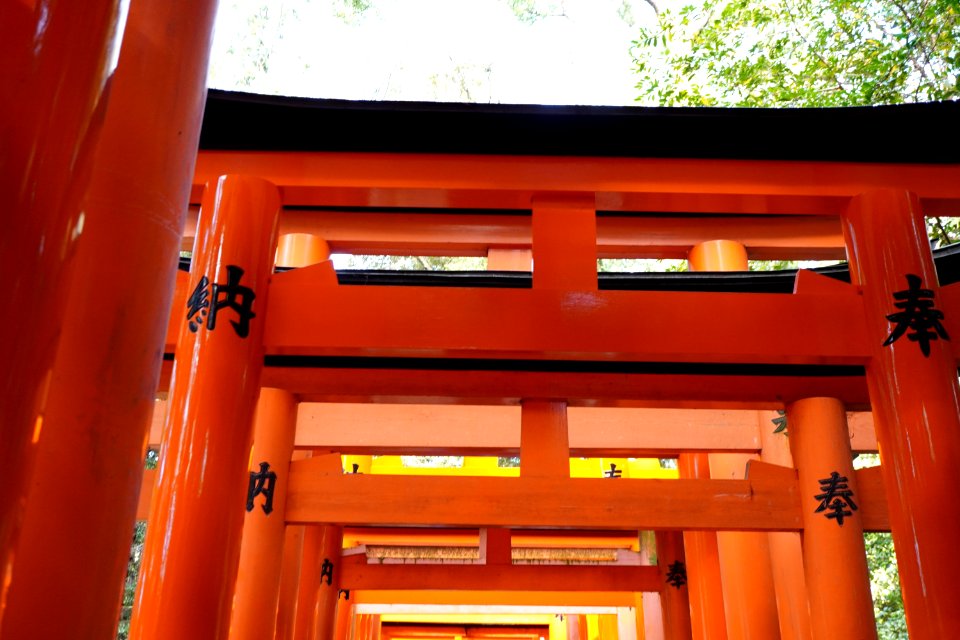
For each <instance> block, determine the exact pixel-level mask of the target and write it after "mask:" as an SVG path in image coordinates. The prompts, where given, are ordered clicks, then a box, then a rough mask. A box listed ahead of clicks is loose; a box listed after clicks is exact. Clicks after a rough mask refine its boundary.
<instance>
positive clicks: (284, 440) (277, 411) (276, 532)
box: [230, 233, 330, 640]
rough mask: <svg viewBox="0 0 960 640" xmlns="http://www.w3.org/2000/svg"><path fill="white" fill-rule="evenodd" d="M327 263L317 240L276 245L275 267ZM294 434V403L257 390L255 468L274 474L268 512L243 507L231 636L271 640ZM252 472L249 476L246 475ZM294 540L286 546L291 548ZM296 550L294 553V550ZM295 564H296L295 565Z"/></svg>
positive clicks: (286, 238) (278, 393)
mask: <svg viewBox="0 0 960 640" xmlns="http://www.w3.org/2000/svg"><path fill="white" fill-rule="evenodd" d="M329 259H330V249H329V247H328V246H327V243H326V242H325V241H324V240H323V239H322V238H320V237H317V236H313V235H310V234H304V233H292V234H286V235H283V236H281V237H280V241H279V243H278V246H277V258H276V264H277V266H281V267H305V266H308V265H311V264H315V263H318V262H322V261H324V260H329ZM296 431H297V400H296V399H295V398H294V396H293V394H291V393H290V392H289V391H286V390H283V389H261V391H260V400H259V402H258V404H257V417H256V421H255V424H254V435H253V453H252V455H251V460H252V462H253V465H254V466H257V465H259V464H260V463H261V462H266V463H267V465H268V467H272V468H273V469H274V470H275V473H276V477H275V482H276V484H275V486H274V487H273V489H272V491H273V508H272V509H271V510H270V511H269V512H268V511H267V510H266V509H264V508H263V506H261V507H260V508H255V507H252V506H251V504H249V503H248V504H247V515H246V516H245V519H244V525H243V536H242V542H241V545H240V565H239V572H238V573H237V588H236V594H235V595H234V600H233V612H232V615H231V619H230V638H231V639H242V638H249V639H250V640H257V639H259V638H272V637H274V633H275V631H276V628H277V622H278V618H279V613H278V606H279V599H280V575H281V570H282V568H283V566H284V538H285V534H286V529H287V527H286V522H285V520H284V513H285V508H286V503H287V478H288V473H287V469H288V467H289V464H290V459H291V457H292V455H293V445H294V439H295V437H296ZM251 473H253V472H251ZM296 543H297V540H296V539H295V536H294V537H293V538H292V539H291V544H292V545H294V546H297V545H296ZM295 550H297V551H298V550H299V547H298V548H297V549H295ZM298 564H299V563H298Z"/></svg>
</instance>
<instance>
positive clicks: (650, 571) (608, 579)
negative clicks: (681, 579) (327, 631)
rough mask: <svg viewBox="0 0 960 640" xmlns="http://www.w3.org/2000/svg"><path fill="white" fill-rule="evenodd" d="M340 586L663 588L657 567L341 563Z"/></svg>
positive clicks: (411, 587) (516, 589)
mask: <svg viewBox="0 0 960 640" xmlns="http://www.w3.org/2000/svg"><path fill="white" fill-rule="evenodd" d="M340 587H341V588H342V589H350V590H351V598H353V595H352V593H353V590H355V589H356V590H392V591H393V590H417V591H419V590H423V589H427V590H443V591H555V590H558V589H563V590H565V591H574V592H576V591H579V592H583V591H588V592H599V591H606V592H634V591H658V590H659V589H660V578H659V574H658V573H657V568H656V567H644V566H632V567H630V566H606V567H605V566H597V565H579V566H574V565H570V566H563V565H548V564H536V565H532V564H531V565H526V564H515V565H480V564H473V565H466V564H465V565H450V564H418V565H411V564H353V563H344V564H343V565H342V576H341V582H340Z"/></svg>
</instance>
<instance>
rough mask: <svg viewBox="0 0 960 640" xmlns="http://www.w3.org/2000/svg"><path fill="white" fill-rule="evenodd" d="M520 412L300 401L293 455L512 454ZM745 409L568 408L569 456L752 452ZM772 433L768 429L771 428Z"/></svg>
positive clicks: (155, 436)
mask: <svg viewBox="0 0 960 640" xmlns="http://www.w3.org/2000/svg"><path fill="white" fill-rule="evenodd" d="M166 408H167V403H166V401H165V400H158V401H156V402H155V403H154V413H153V419H152V423H151V428H150V438H149V440H148V443H149V446H151V447H159V445H160V431H161V429H162V427H163V421H164V419H165V417H166ZM519 414H520V409H519V407H516V406H493V405H440V404H432V405H416V404H401V405H396V404H394V405H390V404H372V403H317V402H314V403H310V402H307V403H301V404H300V405H299V412H298V419H297V442H296V446H297V447H298V448H300V449H312V448H317V447H319V448H325V449H330V450H333V451H340V452H342V453H344V454H361V453H368V454H378V455H379V454H410V455H414V454H420V455H431V454H432V455H454V454H456V455H516V454H517V453H518V452H519V450H520V439H519V428H518V425H519V421H520V415H519ZM754 416H755V412H754V411H752V410H724V409H716V410H711V409H672V408H669V407H664V408H657V409H651V408H638V407H567V429H568V433H569V438H570V455H571V456H573V457H647V456H650V457H654V456H656V455H657V454H663V457H666V456H668V455H671V454H672V455H676V454H677V453H682V452H696V451H731V452H742V453H747V452H755V451H758V450H759V449H760V438H759V429H758V428H757V425H756V420H755V418H754ZM847 424H848V426H849V429H850V448H851V449H852V450H853V451H855V452H875V451H876V450H877V442H876V436H875V435H874V432H873V415H872V414H871V413H870V412H868V411H858V412H852V411H851V412H848V413H847ZM771 428H772V427H771Z"/></svg>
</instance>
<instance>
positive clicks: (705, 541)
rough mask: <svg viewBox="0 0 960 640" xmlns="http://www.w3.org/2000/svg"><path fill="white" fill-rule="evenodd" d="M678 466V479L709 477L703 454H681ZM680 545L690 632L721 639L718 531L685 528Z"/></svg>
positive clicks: (723, 628)
mask: <svg viewBox="0 0 960 640" xmlns="http://www.w3.org/2000/svg"><path fill="white" fill-rule="evenodd" d="M677 467H678V470H679V472H680V477H681V478H686V479H689V480H696V479H701V480H706V479H709V478H710V456H709V455H708V454H706V453H684V454H680V456H679V458H678V460H677ZM683 544H684V551H685V555H686V558H687V580H688V582H687V591H688V598H689V601H690V622H691V633H692V634H693V637H694V638H697V639H698V640H713V639H714V638H717V639H718V640H724V638H726V637H727V621H726V614H725V613H724V608H723V583H722V582H721V578H720V556H719V551H718V550H717V534H716V532H714V531H684V532H683Z"/></svg>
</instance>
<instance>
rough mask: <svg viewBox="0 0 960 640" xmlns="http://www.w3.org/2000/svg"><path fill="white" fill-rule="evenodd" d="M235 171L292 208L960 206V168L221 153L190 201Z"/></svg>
mask: <svg viewBox="0 0 960 640" xmlns="http://www.w3.org/2000/svg"><path fill="white" fill-rule="evenodd" d="M227 173H242V174H247V175H257V176H261V177H263V178H265V179H267V180H269V181H271V182H273V183H274V184H276V185H277V186H279V187H280V188H281V192H282V193H283V198H284V204H286V205H288V206H289V205H300V206H333V207H336V206H340V207H357V206H359V207H431V208H436V207H440V208H505V209H527V208H529V207H530V203H531V200H532V199H533V197H534V195H543V194H549V193H552V192H563V193H585V194H592V195H593V196H594V197H595V200H596V207H597V209H598V210H609V211H644V212H671V213H744V214H817V215H839V214H840V213H842V211H843V209H844V207H845V206H846V204H847V202H848V201H849V199H850V198H851V197H853V196H855V195H857V194H858V193H862V192H864V191H868V190H871V189H877V188H895V189H903V190H908V191H913V192H915V193H917V194H918V195H919V196H920V198H921V199H922V201H923V204H924V208H925V211H926V212H927V213H928V215H950V213H948V212H949V211H951V210H952V211H955V210H956V206H957V204H960V188H958V186H957V185H960V167H957V166H955V165H898V164H880V165H878V164H857V163H836V162H790V161H744V160H689V159H666V158H616V159H612V158H569V157H550V158H544V157H530V156H494V155H490V156H479V155H474V156H457V155H417V154H403V155H393V154H382V153H381V154H377V153H367V154H362V153H297V152H244V153H231V152H223V151H201V152H200V154H199V156H198V158H197V167H196V175H195V178H194V188H193V194H192V201H193V202H199V198H200V193H201V190H202V188H203V185H204V184H206V183H207V182H211V181H213V180H216V179H217V177H218V176H221V175H223V174H227Z"/></svg>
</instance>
